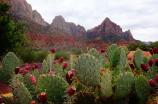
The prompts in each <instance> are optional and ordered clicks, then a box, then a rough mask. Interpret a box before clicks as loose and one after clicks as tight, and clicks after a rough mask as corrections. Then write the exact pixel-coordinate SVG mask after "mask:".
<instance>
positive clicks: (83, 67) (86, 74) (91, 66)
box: [75, 54, 100, 86]
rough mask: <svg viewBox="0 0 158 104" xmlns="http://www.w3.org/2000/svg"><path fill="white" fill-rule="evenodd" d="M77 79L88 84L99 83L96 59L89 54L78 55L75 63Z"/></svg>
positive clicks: (98, 69)
mask: <svg viewBox="0 0 158 104" xmlns="http://www.w3.org/2000/svg"><path fill="white" fill-rule="evenodd" d="M75 68H76V70H75V74H76V77H77V79H79V80H80V82H82V83H83V84H86V85H88V86H98V85H100V65H99V63H98V60H97V59H96V58H95V57H94V56H92V55H89V54H82V55H80V56H79V58H78V60H77V62H76V64H75Z"/></svg>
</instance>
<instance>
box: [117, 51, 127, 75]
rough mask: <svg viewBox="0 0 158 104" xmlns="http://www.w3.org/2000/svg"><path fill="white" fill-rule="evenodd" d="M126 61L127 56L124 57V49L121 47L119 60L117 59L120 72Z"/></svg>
mask: <svg viewBox="0 0 158 104" xmlns="http://www.w3.org/2000/svg"><path fill="white" fill-rule="evenodd" d="M126 63H127V57H126V54H125V51H124V50H123V49H121V52H120V61H119V69H120V71H121V72H122V73H123V71H124V68H125V67H126Z"/></svg>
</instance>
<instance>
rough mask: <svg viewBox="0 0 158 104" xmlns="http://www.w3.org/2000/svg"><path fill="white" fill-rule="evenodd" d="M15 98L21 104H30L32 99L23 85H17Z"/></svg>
mask: <svg viewBox="0 0 158 104" xmlns="http://www.w3.org/2000/svg"><path fill="white" fill-rule="evenodd" d="M16 90H17V96H18V98H19V100H20V103H21V104H30V103H31V100H32V97H31V95H30V93H29V91H28V90H27V88H26V87H25V86H24V84H23V83H20V82H19V83H18V88H17V89H16Z"/></svg>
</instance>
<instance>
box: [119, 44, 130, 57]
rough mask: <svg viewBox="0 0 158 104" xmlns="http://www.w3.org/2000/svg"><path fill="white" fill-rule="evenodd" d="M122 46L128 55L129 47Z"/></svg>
mask: <svg viewBox="0 0 158 104" xmlns="http://www.w3.org/2000/svg"><path fill="white" fill-rule="evenodd" d="M120 48H122V49H123V50H124V51H125V54H126V56H127V55H128V49H127V47H125V46H120Z"/></svg>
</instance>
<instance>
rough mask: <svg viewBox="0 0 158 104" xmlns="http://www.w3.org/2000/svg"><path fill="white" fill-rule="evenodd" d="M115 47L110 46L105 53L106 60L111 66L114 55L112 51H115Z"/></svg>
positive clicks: (113, 45)
mask: <svg viewBox="0 0 158 104" xmlns="http://www.w3.org/2000/svg"><path fill="white" fill-rule="evenodd" d="M117 48H118V47H117V45H116V44H112V45H111V46H110V47H109V48H108V51H107V54H108V60H109V62H110V64H111V65H113V64H112V63H113V55H114V51H115V50H116V49H117Z"/></svg>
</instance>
